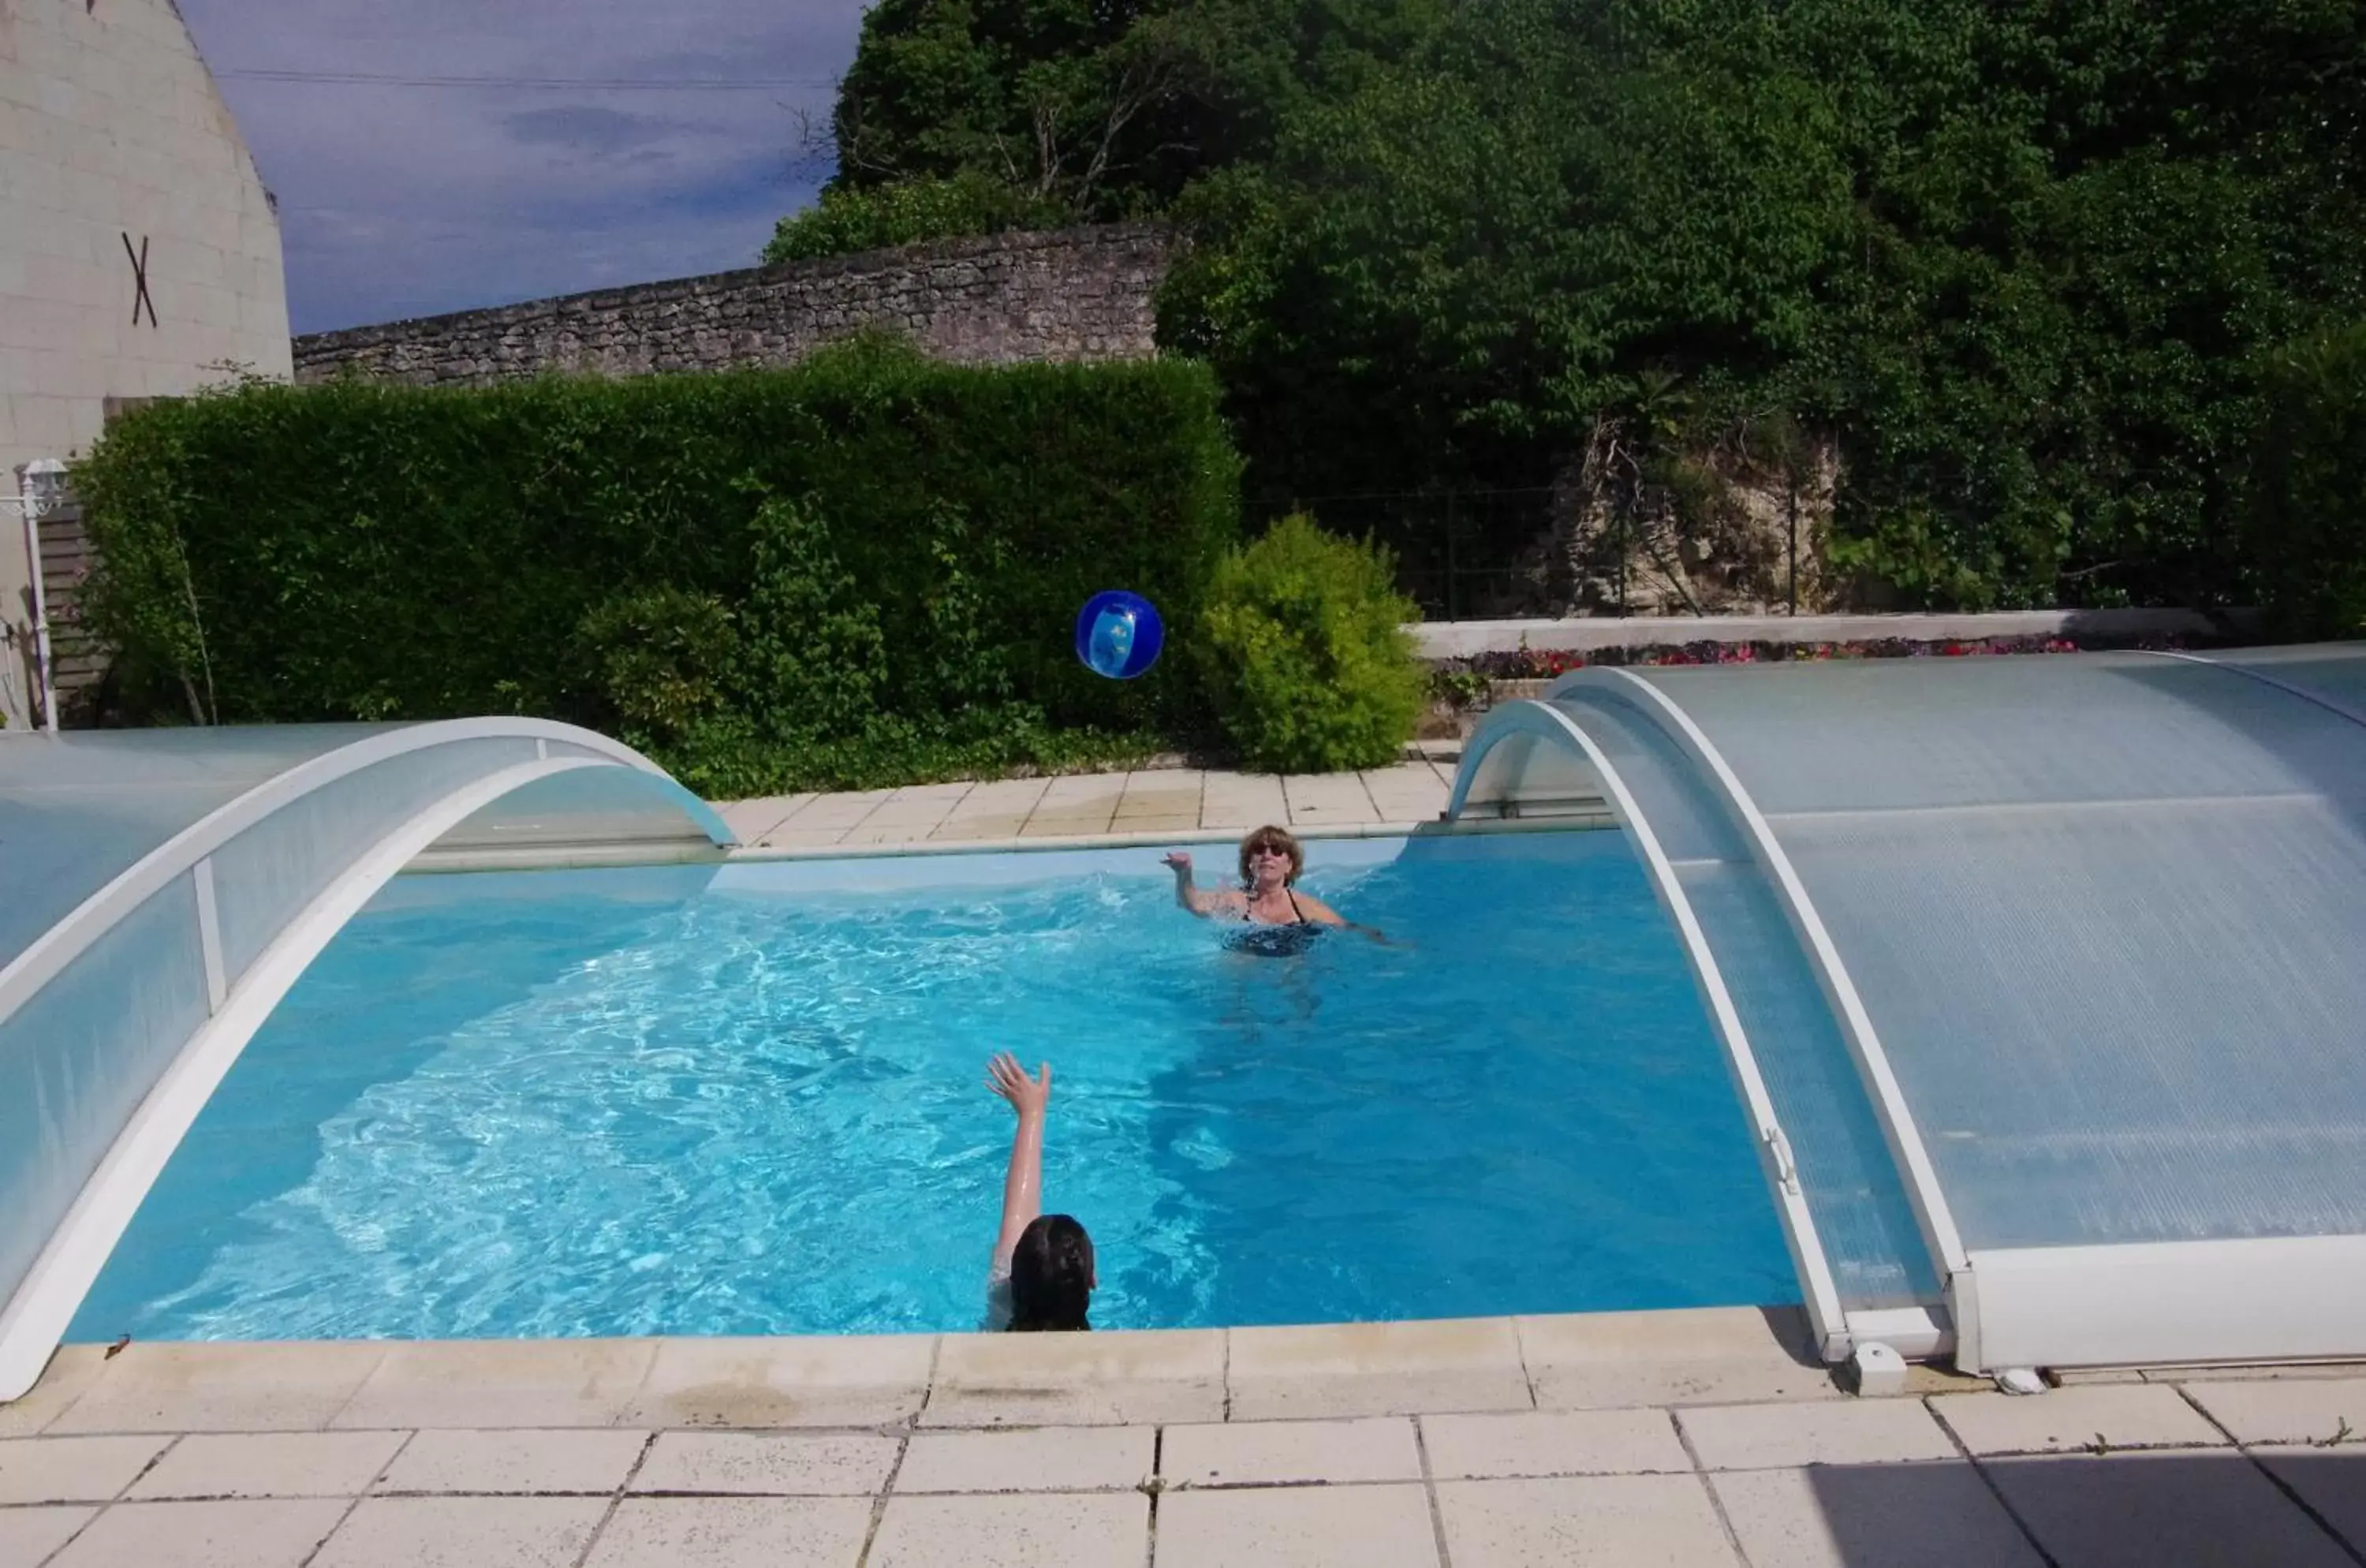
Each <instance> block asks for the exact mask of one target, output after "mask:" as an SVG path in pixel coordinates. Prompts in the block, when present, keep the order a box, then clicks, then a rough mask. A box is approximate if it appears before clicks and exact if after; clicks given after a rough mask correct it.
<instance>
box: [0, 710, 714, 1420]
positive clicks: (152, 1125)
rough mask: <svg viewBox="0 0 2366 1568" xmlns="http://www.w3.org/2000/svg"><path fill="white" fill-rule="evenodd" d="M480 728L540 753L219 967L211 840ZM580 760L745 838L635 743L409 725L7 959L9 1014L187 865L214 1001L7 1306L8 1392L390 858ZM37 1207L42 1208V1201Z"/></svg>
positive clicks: (348, 867) (404, 833) (328, 763)
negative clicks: (236, 963)
mask: <svg viewBox="0 0 2366 1568" xmlns="http://www.w3.org/2000/svg"><path fill="white" fill-rule="evenodd" d="M486 740H496V741H515V742H521V743H524V742H531V753H530V760H525V759H527V758H528V755H529V754H528V752H527V750H526V749H525V747H524V745H523V744H521V745H520V746H519V747H517V748H516V749H515V750H516V755H517V756H518V758H519V759H521V760H518V761H512V762H509V763H507V764H506V765H502V766H498V767H494V768H491V769H490V771H486V772H483V773H480V774H479V776H477V777H475V778H473V779H470V780H468V782H465V783H462V784H456V785H454V786H451V787H448V788H446V789H445V790H444V791H442V792H441V793H440V795H438V796H437V797H436V798H434V799H433V800H430V801H427V802H425V803H423V805H422V806H421V807H419V808H418V809H417V810H415V811H414V812H412V814H411V815H410V816H409V817H408V818H405V819H403V820H401V821H400V822H398V823H396V824H394V825H393V826H391V827H390V828H389V829H386V830H385V831H383V832H382V833H380V834H379V836H378V837H377V840H376V841H374V842H372V843H369V844H367V845H366V846H356V848H357V849H358V850H359V853H358V855H357V857H356V858H354V859H352V860H351V861H349V862H348V863H345V864H344V865H343V867H342V868H341V869H339V870H337V871H336V872H335V873H334V874H332V875H330V876H328V877H327V878H326V879H325V880H324V881H323V882H322V883H321V885H320V886H316V887H313V888H310V889H309V892H310V897H309V899H308V900H307V901H306V902H305V903H304V904H303V905H302V906H301V908H299V910H298V911H297V912H296V913H295V914H294V915H293V917H292V918H290V919H287V920H286V921H285V923H284V924H283V925H282V926H281V928H280V929H279V930H278V931H277V932H276V935H275V936H274V937H272V938H271V939H270V940H269V941H268V942H266V944H265V946H264V947H263V949H262V951H261V952H260V953H258V954H257V955H256V956H255V957H254V960H253V961H252V962H250V963H249V964H247V965H246V966H245V968H244V970H243V971H242V973H238V974H227V973H225V972H224V969H223V958H222V952H221V937H220V921H219V919H218V917H217V914H216V910H217V908H218V899H217V895H216V888H215V875H214V871H215V866H214V856H215V854H216V853H217V852H219V851H220V850H222V849H223V848H224V846H226V845H228V844H230V843H231V841H232V840H235V839H237V837H238V836H239V835H240V834H241V833H242V832H244V831H245V830H247V829H251V828H254V827H255V826H257V825H258V824H261V823H264V822H265V821H267V820H269V819H270V818H272V817H273V815H274V814H275V813H276V812H280V811H283V810H285V809H287V808H288V807H291V806H295V805H297V804H298V803H299V802H302V801H304V800H305V799H307V798H308V797H310V796H312V795H314V794H315V793H316V792H318V791H321V790H322V789H323V788H325V787H327V786H329V785H332V784H336V783H337V782H338V781H340V780H344V779H349V778H353V777H355V776H356V775H359V774H362V773H366V771H367V770H369V769H370V768H372V767H375V766H377V765H379V764H382V763H386V762H389V761H394V760H396V759H400V758H405V757H411V756H416V755H418V754H421V753H423V752H427V751H430V750H434V749H435V748H439V747H451V746H454V745H465V744H467V743H471V742H481V741H486ZM47 743H48V742H46V741H42V740H29V741H21V742H12V744H47ZM585 769H604V770H613V771H614V772H615V773H616V776H617V777H618V778H619V780H620V781H621V782H622V783H623V784H624V785H625V788H626V789H627V791H628V792H630V793H635V794H638V795H646V796H647V797H648V799H649V800H650V802H651V803H652V804H653V805H656V806H659V807H661V808H670V811H671V812H672V813H674V814H677V815H678V817H679V819H680V821H681V826H682V834H683V835H685V836H689V835H694V836H696V837H698V838H701V839H703V840H705V842H706V843H707V844H709V845H710V846H712V847H714V848H715V850H716V851H718V852H719V851H720V850H721V849H723V848H727V847H728V846H730V845H731V844H733V843H734V842H735V841H736V840H734V838H733V836H732V833H731V830H730V829H729V828H728V827H727V826H726V825H725V824H724V822H723V819H722V818H721V817H719V816H718V815H716V813H715V811H714V809H713V808H712V807H709V806H707V805H706V804H705V803H704V801H701V800H700V799H698V798H697V797H696V796H695V795H692V794H691V793H690V792H689V791H687V790H685V789H683V788H682V786H681V785H680V784H676V783H674V781H673V780H672V779H671V778H670V777H669V776H668V775H667V774H666V773H664V772H663V771H662V770H661V769H659V767H658V766H657V765H656V764H655V763H653V762H651V761H648V759H647V758H645V757H643V756H641V755H640V754H639V753H638V752H637V751H635V750H632V749H631V748H629V747H626V746H623V745H620V744H618V743H617V742H615V741H613V740H610V739H607V738H606V737H604V736H601V735H597V734H594V733H592V732H591V731H589V730H584V729H579V728H575V727H573V726H571V725H565V724H558V723H553V722H550V721H547V720H542V719H526V718H479V719H455V720H450V721H446V722H442V723H434V724H422V725H414V726H408V727H403V728H394V729H390V730H387V731H384V732H382V733H379V734H377V735H373V736H371V737H369V738H367V739H362V740H358V741H355V742H353V743H351V744H348V745H345V746H343V747H340V748H338V749H336V750H331V751H328V752H325V753H323V754H321V755H319V756H316V757H313V758H311V759H310V760H309V761H303V762H300V763H299V764H297V765H295V766H293V767H290V768H289V769H287V771H285V772H283V773H278V774H277V775H276V776H274V777H272V778H270V779H268V780H266V781H265V783H263V784H258V785H256V786H255V787H254V788H252V789H249V790H247V791H246V792H245V793H244V794H242V795H238V796H237V797H236V798H234V799H232V800H231V801H230V802H229V803H227V804H226V805H223V806H221V807H219V808H218V809H216V810H214V811H212V812H211V813H209V814H208V815H207V816H205V817H204V818H200V819H199V820H197V822H195V823H193V824H191V825H190V826H188V827H187V828H186V829H183V830H182V831H180V832H179V833H177V834H175V836H174V837H173V838H172V839H170V840H167V841H166V842H164V843H163V844H162V845H160V846H158V847H157V848H156V849H154V850H152V851H151V852H149V853H147V854H146V855H144V856H142V857H141V859H140V860H139V861H138V862H136V863H134V864H132V865H131V866H130V868H128V869H127V870H125V871H123V872H122V873H121V874H118V875H117V876H116V877H115V878H114V879H113V880H111V881H109V882H108V883H107V884H106V885H105V886H102V887H100V888H99V889H98V890H97V891H96V892H95V893H93V894H91V895H90V897H87V898H85V899H84V901H83V902H82V903H81V904H80V905H79V906H77V907H76V908H74V909H73V911H72V912H71V913H69V914H68V915H67V916H66V917H65V918H64V919H61V920H59V921H58V922H57V923H56V924H55V925H53V926H51V928H50V929H49V930H48V931H46V932H44V933H43V934H42V935H41V936H39V938H37V939H36V940H35V941H34V942H32V943H30V944H29V945H28V947H27V948H26V949H25V950H24V951H23V952H22V953H18V954H17V956H16V958H15V959H14V960H13V961H11V962H10V963H9V964H7V966H6V969H0V1021H6V1020H7V1019H9V1018H11V1017H13V1016H14V1015H16V1014H17V1012H18V1011H19V1010H21V1009H22V1008H23V1007H24V1006H25V1005H26V1004H27V1003H28V1002H29V1001H31V1000H32V999H33V998H35V997H37V996H38V995H39V993H40V992H41V990H42V987H45V986H47V985H49V984H50V983H51V981H52V980H54V979H56V978H57V977H58V976H59V975H60V974H62V972H63V971H64V970H65V969H66V968H67V966H68V965H69V964H72V963H73V960H74V959H75V958H76V957H77V956H78V955H79V954H81V953H84V952H85V951H87V950H88V949H89V948H90V947H91V946H92V945H93V944H94V943H95V942H98V941H99V940H100V939H101V938H102V937H103V936H105V935H106V934H107V932H108V931H111V930H113V929H114V928H115V927H116V925H117V924H118V922H119V921H121V920H123V919H125V918H126V917H127V916H129V915H130V914H132V913H133V912H134V911H137V910H139V909H141V908H143V907H144V906H145V905H146V904H147V902H148V900H149V899H151V898H152V897H154V896H156V895H157V894H159V893H162V892H163V891H165V890H166V889H168V888H169V887H170V886H172V885H173V884H174V883H175V881H176V880H177V879H180V878H187V879H189V881H190V883H191V885H192V887H193V889H194V894H195V900H196V909H197V930H198V939H199V942H200V946H201V949H202V952H203V955H204V964H205V981H206V991H207V997H206V1002H207V1008H208V1017H207V1019H206V1021H205V1022H204V1023H203V1024H202V1025H201V1026H199V1027H198V1029H197V1031H196V1032H194V1033H193V1034H191V1035H190V1036H189V1037H188V1039H187V1040H186V1041H185V1042H183V1043H181V1045H180V1047H179V1049H178V1050H177V1052H176V1053H175V1055H173V1056H172V1058H171V1060H170V1062H169V1064H168V1065H167V1066H165V1067H164V1068H163V1071H162V1072H161V1073H160V1074H158V1076H157V1077H155V1078H154V1080H153V1081H152V1083H150V1084H149V1085H148V1087H147V1089H146V1092H145V1094H144V1096H143V1097H142V1098H141V1100H140V1101H139V1103H138V1105H137V1107H136V1109H135V1110H134V1111H132V1112H131V1114H130V1118H129V1120H128V1121H127V1122H125V1124H124V1125H123V1126H122V1127H121V1128H120V1130H119V1131H118V1132H117V1134H115V1137H114V1139H113V1142H112V1143H111V1144H110V1145H109V1146H108V1147H107V1150H106V1152H105V1154H104V1156H102V1157H101V1158H100V1159H99V1160H98V1162H97V1165H96V1168H94V1169H93V1170H92V1171H91V1172H90V1174H89V1175H88V1176H87V1177H86V1178H85V1179H84V1181H83V1184H82V1187H81V1190H80V1192H79V1194H78V1196H77V1197H76V1198H75V1199H74V1200H73V1203H72V1204H71V1206H70V1207H69V1208H68V1209H67V1210H66V1211H65V1213H63V1214H62V1215H60V1216H56V1217H55V1219H54V1224H52V1225H51V1230H50V1232H49V1236H48V1240H47V1242H46V1243H45V1244H44V1246H43V1247H41V1249H40V1251H39V1253H38V1255H37V1256H36V1257H35V1258H34V1259H33V1262H32V1264H31V1267H30V1268H29V1269H28V1270H27V1271H26V1273H25V1275H24V1276H23V1278H22V1279H21V1280H18V1281H17V1282H16V1288H15V1289H14V1291H13V1292H12V1293H11V1294H10V1296H9V1298H8V1300H7V1303H6V1306H5V1308H0V1401H6V1400H10V1399H15V1398H17V1397H19V1396H21V1395H22V1394H23V1393H25V1392H26V1391H27V1390H28V1389H29V1388H30V1387H31V1386H32V1385H33V1383H34V1382H35V1381H36V1380H37V1379H38V1378H39V1375H40V1371H41V1369H42V1368H43V1367H44V1366H45V1365H46V1364H47V1363H48V1361H49V1358H50V1355H51V1351H52V1350H53V1349H54V1348H56V1346H57V1344H58V1341H59V1339H60V1338H61V1337H62V1336H63V1334H64V1332H65V1330H66V1327H67V1325H69V1324H70V1323H71V1322H72V1320H73V1314H74V1312H75V1310H76V1309H77V1308H78V1307H79V1306H80V1305H81V1303H82V1300H83V1298H84V1295H86V1294H87V1293H88V1292H89V1290H90V1287H91V1285H92V1283H93V1282H94V1281H95V1280H96V1279H97V1277H98V1274H99V1270H100V1269H102V1268H103V1267H104V1266H105V1264H106V1261H107V1256H108V1254H110V1253H111V1252H112V1251H113V1250H114V1248H115V1245H116V1243H117V1242H118V1240H120V1239H121V1237H122V1235H123V1231H124V1228H125V1227H126V1226H127V1225H128V1224H130V1221H131V1217H132V1215H133V1213H135V1212H136V1211H137V1210H138V1209H139V1207H140V1204H141V1201H142V1200H143V1199H144V1198H145V1197H146V1196H147V1194H148V1191H149V1189H150V1188H151V1187H152V1185H153V1184H154V1182H155V1180H156V1178H157V1177H158V1176H159V1175H160V1174H161V1173H162V1172H163V1168H164V1166H165V1164H166V1162H167V1161H168V1160H170V1159H171V1157H172V1155H173V1151H174V1150H175V1148H177V1147H178V1146H179V1145H180V1142H181V1139H182V1138H183V1136H184V1135H186V1133H187V1132H188V1130H189V1127H190V1125H191V1124H192V1123H193V1122H195V1121H196V1119H197V1113H198V1112H199V1111H201V1110H203V1109H204V1107H205V1104H206V1102H207V1100H208V1099H210V1098H211V1097H212V1095H213V1092H214V1090H215V1089H217V1088H218V1087H219V1086H220V1083H221V1080H222V1077H223V1076H224V1075H225V1074H227V1073H228V1072H229V1070H230V1068H231V1065H232V1064H233V1063H235V1062H236V1061H237V1059H238V1056H239V1054H240V1053H241V1052H242V1050H243V1049H244V1048H245V1046H246V1043H247V1042H248V1041H249V1040H250V1039H252V1038H253V1037H254V1032H255V1031H256V1029H257V1028H259V1027H260V1026H261V1024H262V1023H263V1021H264V1020H265V1018H266V1017H268V1016H269V1014H270V1012H271V1010H272V1009H273V1008H274V1007H276V1005H277V1004H278V1002H279V1000H280V998H282V997H284V996H286V995H287V989H288V987H290V986H292V985H293V984H294V983H295V981H296V979H297V977H298V976H300V975H301V974H302V973H303V972H304V970H305V968H306V967H307V966H308V965H309V964H310V963H311V962H312V960H313V959H314V958H315V957H316V956H318V955H319V953H320V952H321V949H322V948H324V947H326V946H327V945H328V943H329V942H330V941H331V939H332V938H333V937H334V936H335V935H336V934H337V932H338V931H341V930H342V929H344V925H345V923H346V922H347V921H348V920H350V919H352V918H353V917H354V915H355V913H356V912H358V911H359V910H360V909H361V908H362V906H363V905H365V904H366V903H367V902H368V901H369V899H370V897H371V896H372V895H373V894H375V893H376V892H377V890H378V889H379V888H380V887H381V886H384V885H385V884H386V883H387V882H388V881H389V879H390V878H392V877H393V876H394V875H395V874H396V873H398V872H400V870H402V868H403V867H404V866H405V865H407V864H409V863H411V861H412V859H413V858H414V857H417V856H419V855H420V854H422V853H423V852H425V851H427V850H428V849H429V848H430V846H432V845H433V844H434V843H435V841H436V840H438V839H440V838H442V837H443V836H444V835H445V833H447V832H449V831H450V830H451V829H454V828H456V826H458V825H459V824H460V823H462V822H464V821H466V820H468V818H470V817H472V816H473V815H474V814H475V813H477V812H478V811H479V810H480V809H482V808H484V807H488V806H490V805H491V804H493V803H494V802H496V801H498V800H500V799H501V798H502V797H503V796H505V795H511V794H513V792H515V791H517V790H520V789H522V788H524V787H525V786H527V785H529V784H535V783H536V782H537V781H540V780H543V779H546V778H552V777H556V776H558V775H559V774H562V773H574V772H577V771H580V770H585ZM31 1220H32V1223H36V1224H41V1223H47V1221H46V1219H45V1217H43V1216H31ZM12 1223H16V1222H13V1221H12Z"/></svg>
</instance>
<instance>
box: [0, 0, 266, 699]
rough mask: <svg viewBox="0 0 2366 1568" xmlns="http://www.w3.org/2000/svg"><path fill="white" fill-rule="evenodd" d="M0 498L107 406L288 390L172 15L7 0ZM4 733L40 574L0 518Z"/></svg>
mask: <svg viewBox="0 0 2366 1568" xmlns="http://www.w3.org/2000/svg"><path fill="white" fill-rule="evenodd" d="M0 198H5V199H0V500H6V501H9V502H13V501H14V500H15V499H16V495H17V480H16V470H17V468H18V467H19V466H21V465H23V464H27V463H30V462H33V461H35V460H36V459H39V458H56V459H59V460H61V461H68V462H70V461H72V460H73V457H76V456H77V455H78V454H80V453H81V452H83V451H85V450H87V449H88V447H89V446H90V444H91V442H92V441H94V440H95V439H96V438H97V436H98V434H99V433H100V431H101V430H103V429H104V428H105V427H106V423H107V411H108V410H109V408H110V407H112V406H118V405H120V404H123V403H127V402H133V401H137V400H141V399H144V398H155V397H171V396H176V395H178V394H181V393H185V392H188V391H192V390H194V389H197V388H198V387H202V386H205V385H208V384H209V383H212V382H217V381H220V380H223V379H225V378H227V376H228V374H229V372H230V367H244V368H246V369H248V370H252V371H254V372H255V373H258V374H261V375H265V376H277V377H285V376H287V374H288V373H289V362H288V349H287V285H286V281H285V277H284V275H283V274H282V272H281V269H280V250H279V220H278V218H277V215H276V213H274V211H273V210H272V206H271V198H270V197H269V196H268V195H266V194H265V190H264V188H263V181H262V179H261V177H260V176H259V175H257V174H256V172H255V167H254V160H253V159H252V158H250V157H249V156H248V154H247V150H246V145H245V143H244V141H242V140H241V139H240V136H239V133H238V127H237V126H236V125H235V124H234V123H232V121H231V115H230V110H229V109H228V107H225V106H224V104H223V102H222V99H221V96H220V93H219V92H218V91H216V89H215V86H214V82H213V78H212V76H211V74H210V73H208V71H207V70H206V65H205V62H204V61H203V60H202V59H201V58H200V57H199V56H198V53H197V44H196V43H195V42H194V41H193V40H192V39H191V38H190V37H189V32H188V29H187V28H186V27H184V26H183V25H182V23H181V17H180V13H179V12H178V11H177V10H175V8H174V6H173V3H172V0H106V3H105V4H102V5H97V6H91V5H86V4H84V0H0ZM0 525H5V526H0V718H5V719H6V722H7V723H8V724H9V725H11V726H16V725H21V724H22V723H24V722H25V720H26V719H27V718H28V701H27V693H28V691H29V689H30V686H31V682H30V676H29V671H28V669H27V668H26V658H25V650H26V649H27V647H28V640H27V630H28V623H29V621H30V619H31V613H30V600H31V572H30V570H29V568H28V560H27V554H26V549H25V541H24V536H23V531H22V524H21V522H20V521H19V518H18V515H17V510H16V508H15V506H14V505H5V506H0Z"/></svg>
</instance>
